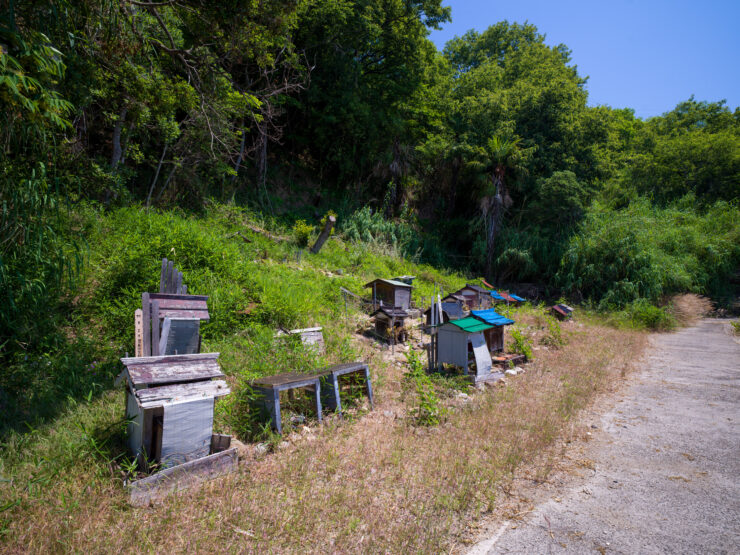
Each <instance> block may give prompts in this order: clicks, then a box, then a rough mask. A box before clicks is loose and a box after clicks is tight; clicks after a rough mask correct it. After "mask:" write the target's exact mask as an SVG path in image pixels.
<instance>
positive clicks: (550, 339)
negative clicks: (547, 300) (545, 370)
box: [540, 314, 566, 349]
mask: <svg viewBox="0 0 740 555" xmlns="http://www.w3.org/2000/svg"><path fill="white" fill-rule="evenodd" d="M544 320H545V324H546V325H547V333H546V334H545V335H544V336H543V337H542V339H540V343H542V344H543V345H549V346H550V347H554V348H555V349H559V348H560V347H562V346H563V345H565V344H566V340H565V338H564V337H563V330H562V329H561V327H560V323H559V322H558V321H557V320H556V319H555V318H553V317H552V316H550V315H549V314H546V315H545V316H544Z"/></svg>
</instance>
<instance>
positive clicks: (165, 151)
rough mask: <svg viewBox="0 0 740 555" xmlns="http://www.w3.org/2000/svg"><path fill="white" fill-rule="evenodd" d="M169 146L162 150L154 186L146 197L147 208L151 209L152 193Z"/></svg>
mask: <svg viewBox="0 0 740 555" xmlns="http://www.w3.org/2000/svg"><path fill="white" fill-rule="evenodd" d="M167 146H168V145H167V144H165V145H164V149H163V150H162V156H161V157H160V158H159V164H157V171H156V172H154V178H153V179H152V185H151V187H149V194H148V195H147V196H146V207H147V208H149V203H150V202H151V200H152V193H153V192H154V187H155V186H156V185H157V179H159V171H160V170H161V169H162V162H164V157H165V155H166V154H167Z"/></svg>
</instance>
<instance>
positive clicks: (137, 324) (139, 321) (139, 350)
mask: <svg viewBox="0 0 740 555" xmlns="http://www.w3.org/2000/svg"><path fill="white" fill-rule="evenodd" d="M134 354H135V356H137V357H141V356H144V315H143V311H142V310H141V309H140V308H137V309H136V310H135V311H134Z"/></svg>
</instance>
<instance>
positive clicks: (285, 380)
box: [253, 373, 321, 434]
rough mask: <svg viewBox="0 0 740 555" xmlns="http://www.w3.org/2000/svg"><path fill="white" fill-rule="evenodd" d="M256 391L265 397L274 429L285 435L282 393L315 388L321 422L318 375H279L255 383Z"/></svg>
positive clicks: (265, 403)
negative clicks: (282, 419) (281, 401)
mask: <svg viewBox="0 0 740 555" xmlns="http://www.w3.org/2000/svg"><path fill="white" fill-rule="evenodd" d="M253 387H254V389H255V390H256V391H257V392H258V393H260V394H261V395H262V396H263V400H264V405H265V408H267V410H268V411H269V413H270V417H271V418H272V428H273V429H274V430H275V431H276V432H277V433H279V434H282V433H283V426H282V422H281V420H280V392H281V391H289V390H292V389H298V388H303V387H305V388H313V390H314V395H315V396H316V414H317V415H318V418H319V422H321V379H320V377H319V376H318V375H316V374H295V373H290V374H277V375H275V376H267V377H264V378H259V379H257V380H255V381H254V382H253Z"/></svg>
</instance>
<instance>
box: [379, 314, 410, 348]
mask: <svg viewBox="0 0 740 555" xmlns="http://www.w3.org/2000/svg"><path fill="white" fill-rule="evenodd" d="M370 316H371V317H372V318H373V319H374V321H375V333H377V334H378V335H379V336H380V337H383V338H385V339H387V340H388V342H389V343H390V342H392V343H394V344H395V343H404V342H405V341H406V339H407V338H408V333H407V331H406V318H408V317H409V313H408V312H407V311H405V310H404V309H402V308H399V307H392V306H381V307H380V308H378V309H377V310H376V311H375V312H373V313H372V314H371V315H370Z"/></svg>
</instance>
